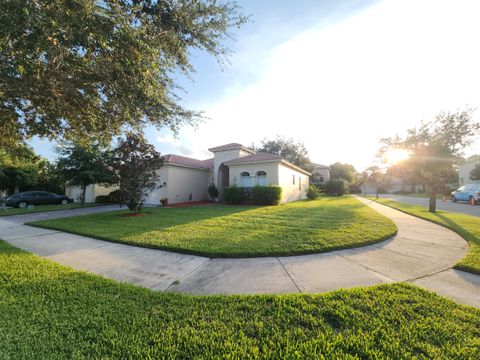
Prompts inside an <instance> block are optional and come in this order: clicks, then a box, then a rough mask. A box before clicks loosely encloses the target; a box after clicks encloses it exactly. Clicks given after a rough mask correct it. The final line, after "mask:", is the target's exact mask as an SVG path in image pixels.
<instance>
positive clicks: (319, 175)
mask: <svg viewBox="0 0 480 360" xmlns="http://www.w3.org/2000/svg"><path fill="white" fill-rule="evenodd" d="M312 165H313V171H312V177H311V178H310V182H311V183H312V184H323V183H325V182H327V181H328V180H330V166H327V165H321V164H316V163H312Z"/></svg>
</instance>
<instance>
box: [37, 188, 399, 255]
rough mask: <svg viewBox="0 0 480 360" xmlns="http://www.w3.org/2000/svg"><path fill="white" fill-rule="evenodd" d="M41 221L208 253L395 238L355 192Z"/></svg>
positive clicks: (301, 250) (319, 247)
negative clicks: (263, 203)
mask: <svg viewBox="0 0 480 360" xmlns="http://www.w3.org/2000/svg"><path fill="white" fill-rule="evenodd" d="M146 211H147V212H149V214H147V215H146V216H143V217H125V216H122V215H123V214H125V213H127V212H126V211H122V212H118V211H114V212H108V213H102V214H95V215H88V216H79V217H72V218H66V219H59V220H48V221H39V222H35V223H33V224H34V225H36V226H41V227H47V228H51V229H57V230H63V231H67V232H73V233H77V234H81V235H86V236H92V237H96V238H99V239H105V240H109V241H114V242H120V243H126V244H132V245H138V246H145V247H152V248H159V249H167V250H173V251H178V252H184V253H193V254H199V255H205V256H211V257H249V256H279V255H295V254H307V253H315V252H324V251H330V250H334V249H342V248H349V247H355V246H363V245H367V244H371V243H374V242H378V241H381V240H385V239H387V238H389V237H391V236H393V235H394V234H395V233H396V231H397V229H396V226H395V224H394V223H393V222H392V221H391V220H389V219H387V218H386V217H384V216H383V215H380V214H379V213H377V212H375V211H374V210H372V209H370V208H369V207H368V206H366V205H364V204H362V203H361V202H360V201H358V200H357V199H354V198H352V197H322V198H320V199H318V200H314V201H297V202H292V203H289V204H286V205H281V206H266V207H256V206H235V205H206V206H196V207H190V208H166V209H162V208H152V209H146Z"/></svg>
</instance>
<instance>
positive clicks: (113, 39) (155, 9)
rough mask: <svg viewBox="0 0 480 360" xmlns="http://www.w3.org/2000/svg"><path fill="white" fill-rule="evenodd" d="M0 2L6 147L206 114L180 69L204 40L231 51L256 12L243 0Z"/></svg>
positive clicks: (0, 122) (101, 135)
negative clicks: (229, 44)
mask: <svg viewBox="0 0 480 360" xmlns="http://www.w3.org/2000/svg"><path fill="white" fill-rule="evenodd" d="M0 4H1V11H0V134H1V135H2V136H0V147H1V146H4V145H7V144H14V143H16V142H18V141H20V140H25V139H28V138H29V137H31V136H34V135H39V136H42V137H46V138H49V139H56V138H61V137H64V138H67V139H75V140H80V141H82V142H84V143H91V142H92V139H96V140H98V139H103V140H107V141H108V140H110V139H111V138H112V136H114V135H119V134H120V133H121V132H122V130H124V129H125V128H129V129H133V130H140V129H141V128H142V127H143V126H145V125H148V124H153V125H155V126H157V127H163V126H167V127H170V128H171V129H173V130H176V129H178V127H179V126H180V125H181V124H183V123H194V122H196V121H197V120H198V119H199V118H201V114H200V113H198V112H194V111H190V110H188V109H186V108H184V107H183V106H182V105H181V104H180V103H181V99H180V98H179V97H178V91H177V90H178V87H177V84H176V82H175V78H174V76H176V75H177V74H178V73H183V74H185V75H187V76H188V75H190V74H191V73H192V72H193V71H194V69H193V66H192V64H191V62H190V52H191V51H192V50H194V49H200V50H205V51H207V52H208V53H210V54H212V55H213V56H215V57H216V58H217V59H219V60H220V61H222V59H224V55H226V54H227V53H228V49H226V48H225V46H224V45H223V44H222V43H223V42H224V40H225V39H226V38H228V37H229V36H230V29H231V28H232V27H235V26H239V25H241V24H242V23H244V22H245V20H246V19H245V17H244V16H243V15H241V13H240V12H239V8H238V6H237V5H236V3H235V2H233V1H224V2H220V1H216V0H109V1H101V0H2V1H1V2H0Z"/></svg>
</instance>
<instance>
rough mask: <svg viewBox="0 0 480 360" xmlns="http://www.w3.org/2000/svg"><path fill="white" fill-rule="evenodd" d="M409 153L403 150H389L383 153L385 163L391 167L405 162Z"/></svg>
mask: <svg viewBox="0 0 480 360" xmlns="http://www.w3.org/2000/svg"><path fill="white" fill-rule="evenodd" d="M409 155H410V154H409V152H408V151H406V150H403V149H390V150H388V151H387V152H386V153H385V161H386V162H387V163H389V164H391V165H394V164H397V163H399V162H401V161H403V160H407V159H408V157H409Z"/></svg>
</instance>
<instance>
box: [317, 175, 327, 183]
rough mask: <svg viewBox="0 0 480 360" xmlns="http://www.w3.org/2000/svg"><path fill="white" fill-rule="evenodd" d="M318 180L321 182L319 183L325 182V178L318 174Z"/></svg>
mask: <svg viewBox="0 0 480 360" xmlns="http://www.w3.org/2000/svg"><path fill="white" fill-rule="evenodd" d="M318 182H321V183H323V182H325V178H324V177H323V176H322V175H320V176H319V178H318Z"/></svg>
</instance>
